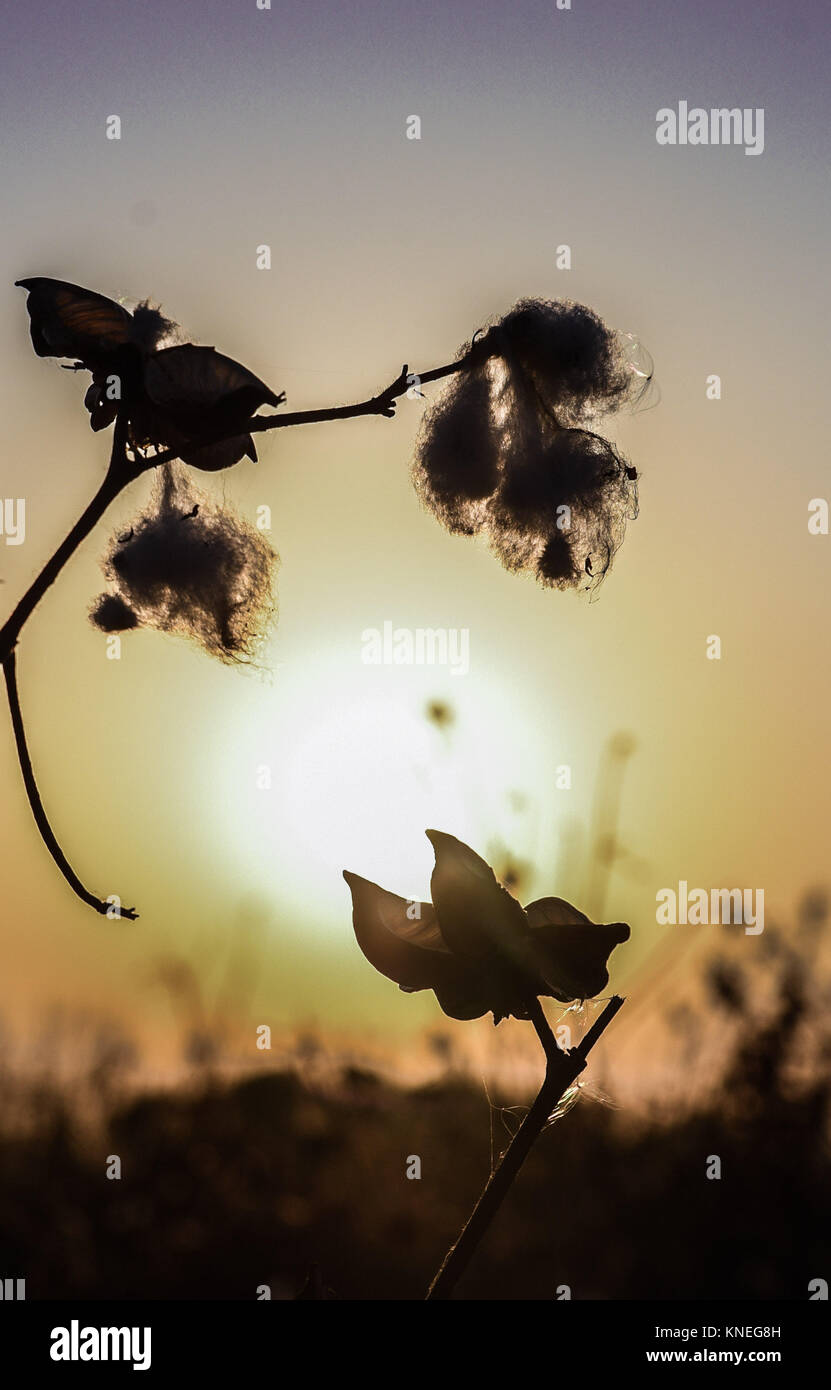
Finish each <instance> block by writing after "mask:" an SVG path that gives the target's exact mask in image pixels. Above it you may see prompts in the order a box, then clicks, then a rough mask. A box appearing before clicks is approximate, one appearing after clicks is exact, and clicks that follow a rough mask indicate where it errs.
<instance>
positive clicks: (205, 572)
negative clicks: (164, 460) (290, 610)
mask: <svg viewBox="0 0 831 1390" xmlns="http://www.w3.org/2000/svg"><path fill="white" fill-rule="evenodd" d="M277 563H278V560H277V556H276V554H275V553H274V551H273V550H272V548H271V546H270V545H269V544H268V541H267V540H266V539H265V537H264V536H263V535H262V533H261V532H259V531H258V530H256V528H255V527H253V526H251V525H250V523H249V522H247V521H245V520H244V519H243V518H241V517H239V516H237V515H236V514H235V513H233V512H232V511H230V510H229V509H228V508H226V507H219V506H217V505H216V504H215V503H214V502H213V501H212V500H211V499H209V498H208V497H207V496H205V495H204V494H202V493H200V492H197V491H196V489H194V488H193V486H192V485H191V483H190V479H189V477H188V475H187V473H186V471H185V470H184V468H182V467H181V466H180V465H173V464H169V465H166V466H165V467H163V468H162V469H160V470H159V476H158V478H157V482H156V485H155V488H154V492H153V495H152V497H151V500H150V504H149V506H148V508H147V510H146V511H145V512H144V513H143V514H142V515H141V516H140V517H139V518H138V520H137V521H136V522H135V523H134V524H133V526H132V528H131V530H130V531H129V532H128V533H127V534H126V535H122V536H120V537H117V538H116V539H115V540H114V541H113V542H112V544H111V546H110V549H109V551H108V553H107V555H106V557H105V560H104V565H103V567H104V572H105V574H106V576H107V579H108V581H109V582H110V584H111V585H112V586H113V590H114V592H113V593H111V594H110V595H103V596H102V597H101V598H100V599H99V600H98V602H97V605H96V607H95V608H94V609H93V612H92V614H91V617H92V621H93V622H94V623H95V624H96V625H97V626H98V627H101V628H102V629H103V630H104V631H113V630H116V629H115V627H114V626H113V625H114V624H116V623H117V622H118V618H119V610H118V607H117V605H118V604H119V603H120V604H121V605H122V610H121V611H122V616H123V617H124V618H125V619H126V621H125V623H124V626H125V627H127V626H139V627H151V628H157V629H158V630H159V631H161V632H178V633H180V634H182V635H183V636H186V637H191V638H193V639H194V640H195V641H197V642H199V644H200V645H201V646H202V647H204V649H205V650H206V651H207V652H208V653H209V654H210V655H211V656H216V657H218V658H219V659H220V661H225V662H250V661H252V660H253V659H254V658H255V656H256V654H257V651H258V649H259V647H260V645H261V643H262V642H263V640H264V638H265V636H266V633H267V630H268V627H269V624H270V622H271V620H272V618H273V617H274V615H275V611H276V605H275V601H274V596H273V580H274V573H275V570H276V566H277ZM128 615H132V619H134V621H132V620H130V618H129V617H128Z"/></svg>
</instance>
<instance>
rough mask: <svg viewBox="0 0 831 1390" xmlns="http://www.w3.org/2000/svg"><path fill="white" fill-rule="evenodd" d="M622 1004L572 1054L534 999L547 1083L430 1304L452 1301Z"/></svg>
mask: <svg viewBox="0 0 831 1390" xmlns="http://www.w3.org/2000/svg"><path fill="white" fill-rule="evenodd" d="M622 1005H623V1000H622V999H621V997H620V996H619V995H617V994H616V995H613V996H612V998H611V999H610V1001H609V1003H608V1004H607V1005H606V1008H605V1009H604V1010H603V1012H602V1014H600V1016H599V1018H597V1020H596V1021H595V1023H594V1024H593V1026H592V1027H591V1028H590V1029H589V1031H588V1033H587V1034H586V1036H585V1038H584V1039H583V1041H582V1042H581V1043H580V1044H579V1045H578V1046H577V1047H574V1048H572V1049H571V1051H570V1052H563V1051H562V1050H561V1049H560V1048H559V1047H558V1046H557V1043H556V1041H555V1039H554V1035H553V1033H552V1032H551V1029H550V1027H549V1025H548V1021H547V1019H546V1017H545V1014H544V1013H543V1010H542V1005H541V1004H540V1002H539V1000H538V999H535V1000H534V1003H533V1005H532V1006H531V1008H530V1009H529V1017H530V1019H531V1021H532V1023H533V1024H534V1027H535V1028H536V1030H537V1036H538V1037H539V1039H540V1042H541V1043H542V1045H543V1049H544V1051H545V1056H546V1069H545V1080H544V1081H543V1083H542V1086H541V1087H540V1091H539V1094H538V1096H537V1098H536V1100H535V1101H534V1104H533V1105H532V1106H531V1109H530V1110H529V1111H528V1114H527V1115H526V1116H525V1119H524V1120H523V1121H522V1124H521V1125H520V1127H519V1129H518V1130H517V1132H516V1134H515V1135H514V1137H513V1139H512V1140H511V1142H510V1144H509V1145H508V1147H507V1149H506V1150H505V1152H504V1154H503V1155H502V1158H501V1161H500V1162H499V1164H498V1165H497V1167H496V1168H495V1169H494V1171H493V1172H492V1173H491V1176H490V1178H489V1179H488V1182H487V1184H486V1186H485V1190H484V1191H483V1193H482V1195H481V1197H480V1198H479V1201H478V1202H477V1203H476V1206H475V1207H474V1208H473V1212H472V1214H471V1216H470V1218H469V1220H468V1222H467V1225H466V1226H465V1227H464V1229H463V1230H462V1233H461V1235H460V1236H459V1238H458V1240H457V1241H456V1243H455V1245H452V1246H451V1248H450V1250H449V1251H448V1253H447V1255H446V1257H445V1260H444V1263H443V1265H442V1267H441V1269H440V1270H439V1272H438V1274H437V1275H436V1277H435V1279H434V1280H433V1282H432V1284H431V1285H430V1288H429V1290H428V1292H427V1298H428V1300H430V1299H444V1298H449V1297H450V1295H451V1294H452V1292H453V1290H454V1288H455V1287H456V1284H457V1283H458V1281H459V1280H460V1279H461V1277H462V1275H463V1274H464V1272H465V1270H466V1269H467V1266H468V1264H469V1263H470V1260H471V1258H472V1257H473V1255H474V1253H475V1251H476V1249H477V1247H478V1245H479V1242H480V1241H481V1239H482V1237H483V1236H484V1235H485V1232H486V1231H487V1229H488V1227H489V1226H490V1224H491V1222H492V1221H493V1218H494V1217H495V1215H496V1213H497V1211H498V1210H499V1208H500V1206H501V1205H502V1202H503V1200H504V1198H505V1196H506V1194H507V1192H508V1189H509V1188H510V1186H511V1184H512V1182H513V1180H514V1178H515V1177H516V1175H517V1173H518V1172H519V1170H520V1168H521V1167H522V1165H523V1163H524V1162H525V1159H526V1158H527V1157H528V1154H529V1153H530V1151H531V1148H532V1146H533V1144H534V1141H535V1140H536V1139H537V1138H538V1136H539V1134H540V1132H541V1131H542V1129H543V1126H544V1125H545V1123H546V1121H547V1119H548V1117H549V1115H550V1114H551V1111H552V1110H553V1109H554V1107H555V1106H556V1104H557V1101H558V1100H559V1099H560V1097H561V1096H562V1095H563V1093H564V1092H565V1091H567V1090H568V1088H569V1086H570V1085H571V1084H572V1082H573V1081H574V1080H575V1078H576V1077H578V1076H579V1075H580V1072H581V1071H583V1069H584V1067H585V1066H586V1060H587V1057H588V1054H589V1052H590V1051H591V1049H592V1047H594V1044H595V1043H596V1042H597V1039H598V1038H599V1037H600V1035H601V1033H602V1032H603V1031H604V1029H605V1028H607V1027H608V1025H609V1024H610V1023H611V1021H612V1019H613V1018H614V1016H615V1014H616V1013H617V1011H618V1009H620V1008H621V1007H622Z"/></svg>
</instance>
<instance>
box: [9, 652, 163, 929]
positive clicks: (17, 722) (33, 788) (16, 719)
mask: <svg viewBox="0 0 831 1390" xmlns="http://www.w3.org/2000/svg"><path fill="white" fill-rule="evenodd" d="M3 675H4V676H5V679H6V692H7V694H8V697H9V711H10V713H11V717H12V729H13V730H14V741H15V745H16V747H17V757H18V760H19V762H20V771H21V772H22V774H23V785H24V786H25V788H26V796H27V797H28V799H29V805H30V806H31V808H32V815H33V816H34V818H35V825H36V826H37V828H38V830H39V831H40V837H41V839H42V840H43V843H44V844H45V845H46V848H47V849H48V851H49V853H50V854H51V856H52V858H53V859H54V861H55V863H56V864H57V866H58V868H59V869H60V871H61V873H62V874H63V876H64V878H65V879H66V881H67V883H68V884H69V886H70V888H71V889H72V891H73V893H74V894H75V895H76V897H78V898H80V899H81V902H83V903H86V904H87V906H88V907H92V908H94V909H95V911H96V912H100V913H101V915H102V916H103V917H106V916H107V915H108V914H110V913H112V915H113V916H115V915H116V914H115V913H114V912H113V905H112V903H110V902H108V901H106V900H105V899H103V898H98V897H96V895H95V894H94V893H91V892H90V891H89V889H88V888H85V887H84V885H83V883H82V882H81V880H80V879H79V877H78V875H77V874H76V872H75V870H74V869H73V868H72V865H71V864H70V863H69V860H68V859H67V857H66V855H65V854H64V852H63V850H62V849H61V847H60V845H59V844H58V841H57V839H56V838H55V834H54V832H53V830H52V827H51V825H50V824H49V820H48V818H47V815H46V812H45V810H44V809H43V802H42V801H41V798H40V792H39V791H38V785H37V781H36V780H35V773H34V768H33V767H32V759H31V757H30V755H29V749H28V746H27V743H26V730H25V728H24V726H23V715H22V713H21V709H20V696H19V694H18V689H17V658H16V654H15V651H14V649H13V648H12V650H11V651H10V652H9V653H8V655H7V656H6V658H5V659H4V661H3ZM117 915H118V916H119V917H127V918H129V919H130V920H131V921H135V919H136V918H137V917H138V913H137V912H136V911H135V909H134V908H132V907H119V909H118V914H117Z"/></svg>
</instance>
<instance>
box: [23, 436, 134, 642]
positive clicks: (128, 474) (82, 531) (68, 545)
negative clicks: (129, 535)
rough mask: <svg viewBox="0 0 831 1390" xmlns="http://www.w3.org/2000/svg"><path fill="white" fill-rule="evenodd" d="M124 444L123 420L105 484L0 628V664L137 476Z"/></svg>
mask: <svg viewBox="0 0 831 1390" xmlns="http://www.w3.org/2000/svg"><path fill="white" fill-rule="evenodd" d="M126 443H127V420H126V417H125V418H123V419H118V420H117V421H116V426H115V433H114V436H113V447H112V453H111V455H110V463H109V467H108V468H107V473H106V477H105V478H104V481H103V482H102V484H101V486H100V487H99V489H98V491H97V492H96V494H95V496H94V497H93V499H92V501H91V502H90V503H89V506H88V507H87V508H86V509H85V511H84V512H83V513H82V514H81V516H80V517H79V518H78V520H77V521H76V523H75V525H74V526H73V527H72V530H71V531H70V532H69V534H68V535H67V536H66V537H65V538H64V539H63V540H62V541H61V543H60V545H59V546H58V548H57V550H56V551H55V553H54V555H53V556H52V558H51V559H50V560H48V561H47V563H46V564H45V565H44V567H43V569H42V570H41V572H40V574H39V575H38V577H37V579H36V580H35V581H34V583H33V584H32V585H31V586H30V587H29V588H28V589H27V590H26V593H25V594H24V595H23V597H22V599H21V600H20V602H19V603H18V605H17V607H16V608H15V610H14V612H13V613H12V615H11V617H10V618H9V619H8V620H7V621H6V622H5V623H4V624H3V626H2V628H0V662H5V660H6V657H7V656H8V654H9V652H11V651H13V650H14V647H15V645H16V644H17V639H18V637H19V636H20V633H21V631H22V628H23V625H24V623H25V622H26V621H27V619H28V618H29V617H31V615H32V613H33V612H34V610H35V608H36V607H37V605H38V604H39V603H40V600H41V599H42V598H43V595H44V594H45V593H46V590H47V589H48V588H49V587H50V586H51V585H52V584H54V582H55V580H56V579H57V577H58V575H59V574H60V572H61V570H62V569H63V567H64V565H65V564H66V562H67V560H69V559H71V557H72V556H73V555H74V554H75V551H76V550H77V549H78V546H79V545H80V544H81V542H82V541H84V540H86V538H87V536H88V535H89V533H90V531H92V529H93V527H94V526H96V525H97V523H98V522H99V521H100V520H101V517H102V516H103V515H104V513H105V511H106V510H107V508H108V507H109V505H110V503H111V502H112V501H114V500H115V498H116V497H117V496H118V494H119V493H120V492H121V491H122V489H123V488H125V487H126V486H127V484H128V483H130V482H132V481H133V479H134V478H135V477H136V476H137V475H136V472H135V470H134V469H132V468H130V467H129V466H128V465H127V462H126V456H125V446H126Z"/></svg>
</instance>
